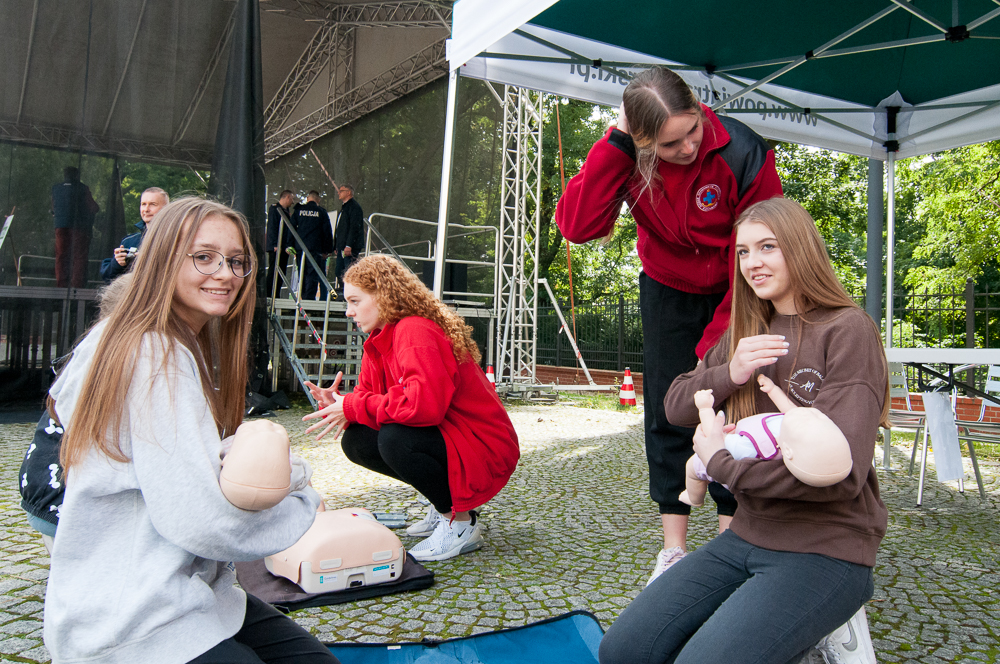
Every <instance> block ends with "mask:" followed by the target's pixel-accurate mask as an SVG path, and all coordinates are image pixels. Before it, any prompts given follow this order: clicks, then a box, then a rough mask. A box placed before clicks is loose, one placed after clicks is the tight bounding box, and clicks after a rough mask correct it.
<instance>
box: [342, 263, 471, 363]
mask: <svg viewBox="0 0 1000 664" xmlns="http://www.w3.org/2000/svg"><path fill="white" fill-rule="evenodd" d="M344 281H345V282H347V283H349V284H352V285H354V286H356V287H358V288H360V289H361V290H363V291H365V292H366V293H370V294H371V296H372V297H373V298H374V300H375V306H376V307H377V308H378V317H379V320H380V321H381V322H382V323H385V324H387V325H388V324H390V323H396V322H399V321H400V320H402V319H403V318H406V317H407V316H420V317H421V318H426V319H428V320H431V321H433V322H435V323H437V324H438V326H440V327H441V329H442V330H444V333H445V336H447V337H448V340H449V341H451V349H452V352H453V353H454V354H455V359H456V360H457V361H458V362H459V364H461V363H462V362H466V361H470V360H471V361H472V362H475V363H477V364H478V363H479V360H480V359H481V358H482V355H481V354H480V352H479V346H477V345H476V342H475V341H473V339H472V326H471V325H466V324H465V320H463V319H462V317H461V316H459V315H458V314H456V313H455V312H454V311H452V310H451V309H449V308H448V307H447V306H445V304H444V303H443V302H441V300H439V299H437V298H436V297H434V293H432V292H431V291H430V289H428V288H427V286H425V285H424V284H423V282H422V281H420V279H418V278H417V275H415V274H413V273H412V272H410V271H409V270H408V269H406V266H405V265H403V264H402V263H400V262H399V261H398V260H396V259H395V258H393V257H392V256H385V255H382V254H375V255H372V256H365V257H364V258H362V259H361V260H359V261H358V262H357V263H355V264H354V265H352V266H351V267H350V268H349V269H348V270H347V272H346V273H344Z"/></svg>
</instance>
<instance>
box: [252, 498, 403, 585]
mask: <svg viewBox="0 0 1000 664" xmlns="http://www.w3.org/2000/svg"><path fill="white" fill-rule="evenodd" d="M405 560H406V550H405V549H404V548H403V545H402V544H401V543H400V541H399V538H398V537H396V535H395V534H393V532H392V531H391V530H389V529H388V528H386V527H385V526H383V525H382V524H381V523H379V522H378V521H376V520H375V517H374V516H372V514H371V512H369V511H368V510H366V509H362V508H351V509H340V510H328V511H324V512H317V514H316V521H314V522H313V525H312V527H311V528H309V530H307V531H306V533H305V535H303V536H302V539H300V540H299V541H298V542H296V543H295V544H293V545H292V546H291V547H290V548H288V549H285V550H284V551H281V552H279V553H276V554H274V555H273V556H267V557H266V558H264V565H265V566H266V567H267V571H269V572H270V573H271V574H274V575H275V576H283V577H285V578H286V579H288V580H290V581H292V582H293V583H297V584H298V585H299V587H301V588H302V590H304V591H306V592H307V593H325V592H331V591H334V590H344V589H345V588H357V587H361V586H372V585H375V584H378V583H386V582H388V581H396V580H398V579H399V577H400V576H401V575H402V573H403V562H404V561H405Z"/></svg>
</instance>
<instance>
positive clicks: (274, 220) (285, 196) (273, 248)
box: [265, 189, 295, 297]
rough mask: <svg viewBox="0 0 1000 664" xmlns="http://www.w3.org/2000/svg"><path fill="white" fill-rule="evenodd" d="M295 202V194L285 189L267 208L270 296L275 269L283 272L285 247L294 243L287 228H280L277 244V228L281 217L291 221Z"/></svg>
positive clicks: (286, 264) (286, 259)
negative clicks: (276, 200)
mask: <svg viewBox="0 0 1000 664" xmlns="http://www.w3.org/2000/svg"><path fill="white" fill-rule="evenodd" d="M294 204H295V194H294V193H293V192H292V191H291V190H289V189H285V190H284V191H282V192H281V195H280V196H278V202H277V203H273V204H272V205H271V207H270V208H268V210H267V242H266V246H265V250H266V251H267V252H268V254H267V255H268V256H270V259H271V260H270V264H269V266H268V269H267V294H268V295H267V296H268V297H271V287H272V286H273V284H274V275H275V274H276V272H275V270H276V269H278V270H281V272H282V273H284V272H285V268H286V267H287V266H288V254H287V253H286V252H285V247H288V246H294V245H295V243H294V242H293V241H292V239H291V233H289V232H288V229H287V228H284V229H282V230H281V246H280V247H279V246H278V229H280V228H281V219H282V217H284V218H285V219H286V220H288V221H289V222H291V220H292V205H294ZM278 289H279V290H280V289H281V284H280V283H279V284H278Z"/></svg>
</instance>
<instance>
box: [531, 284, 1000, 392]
mask: <svg viewBox="0 0 1000 664" xmlns="http://www.w3.org/2000/svg"><path fill="white" fill-rule="evenodd" d="M852 297H853V298H854V300H855V301H856V302H857V303H858V305H859V306H861V307H864V306H865V294H864V293H852ZM560 307H561V308H562V310H563V315H564V316H565V317H566V321H567V322H568V323H569V324H570V326H572V325H573V323H572V318H571V314H570V307H569V303H568V302H560ZM893 318H894V320H893V345H894V346H899V347H904V348H918V347H927V348H1000V293H995V292H993V293H991V292H989V290H980V291H976V289H975V284H974V283H973V281H972V280H971V279H969V280H968V281H967V282H966V284H965V288H964V290H962V291H959V292H946V291H931V290H927V289H915V290H911V291H906V292H897V293H896V295H895V297H894V301H893ZM883 325H884V321H883ZM576 330H577V343H578V345H579V347H580V352H581V354H582V355H583V359H584V361H585V362H586V363H587V366H588V367H590V368H592V369H610V370H613V371H623V370H624V369H625V367H630V368H631V369H632V370H633V371H642V323H641V318H640V314H639V301H638V300H637V299H635V300H632V299H625V298H624V297H621V296H618V297H612V298H606V299H603V300H599V301H596V302H587V303H582V304H580V303H578V304H577V306H576ZM537 352H538V363H539V364H548V365H555V366H565V367H571V366H576V364H577V363H576V358H575V357H574V355H573V349H572V348H571V347H570V345H569V342H568V341H567V340H566V337H565V335H563V334H561V333H559V321H558V319H557V318H556V315H555V309H554V308H553V307H551V306H541V305H539V307H538V340H537ZM985 371H986V369H985V367H984V368H982V369H981V370H979V373H982V374H983V376H981V377H979V380H978V381H977V382H980V383H981V382H982V380H983V379H984V378H985Z"/></svg>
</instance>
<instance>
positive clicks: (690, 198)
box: [556, 67, 781, 583]
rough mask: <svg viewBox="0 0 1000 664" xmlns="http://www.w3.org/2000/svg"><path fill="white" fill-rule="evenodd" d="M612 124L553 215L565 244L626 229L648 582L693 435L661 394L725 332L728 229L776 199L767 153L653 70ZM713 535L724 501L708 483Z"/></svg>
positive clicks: (673, 79) (669, 530)
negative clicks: (656, 516) (655, 527)
mask: <svg viewBox="0 0 1000 664" xmlns="http://www.w3.org/2000/svg"><path fill="white" fill-rule="evenodd" d="M623 100H624V102H623V104H622V109H621V112H620V114H619V116H618V123H617V126H615V127H612V128H611V129H609V130H608V132H607V133H606V134H605V135H604V137H603V138H601V139H600V140H599V141H597V143H595V144H594V147H593V148H591V150H590V154H588V155H587V160H586V162H585V163H584V164H583V167H582V168H581V170H580V172H579V173H578V174H577V175H576V176H575V177H573V179H572V180H570V181H569V184H568V185H567V187H566V193H565V194H563V196H562V198H561V199H560V200H559V203H558V206H557V208H556V223H557V224H558V226H559V229H560V230H561V231H562V233H563V235H564V236H565V237H566V239H567V241H569V242H577V243H581V242H588V241H590V240H594V239H597V238H601V237H606V236H608V234H609V233H611V232H612V231H613V230H614V227H615V222H616V221H617V220H618V217H619V215H620V214H621V210H622V203H627V204H628V205H629V207H630V208H631V211H632V216H633V217H634V218H635V221H636V223H637V224H638V233H639V239H638V243H637V250H638V252H639V259H640V260H641V262H642V272H641V273H640V274H639V309H640V311H641V314H642V335H643V372H642V379H643V400H644V402H645V411H644V412H645V430H646V431H645V433H646V460H647V462H648V463H649V495H650V498H652V499H653V501H654V502H655V503H657V505H658V507H659V513H660V521H661V525H662V526H663V549H662V550H661V551H660V552H659V553H658V554H657V556H656V564H655V567H654V569H653V573H652V574H651V575H650V577H649V583H652V582H653V580H654V579H655V578H656V577H657V576H658V575H660V574H662V573H663V572H664V570H666V569H667V568H668V567H670V565H672V564H674V563H676V562H677V561H678V560H680V559H681V558H682V557H683V556H684V555H685V552H686V551H687V528H688V515H689V514H690V513H691V508H690V506H688V505H685V504H684V503H682V502H680V500H678V496H680V493H681V492H682V491H683V490H684V468H685V464H686V463H687V460H688V458H690V456H691V453H692V451H691V450H692V447H691V435H692V434H693V430H692V429H690V428H688V427H686V426H680V425H679V424H678V423H676V422H672V421H670V418H669V417H667V415H666V413H665V412H664V410H663V397H664V396H665V395H666V393H667V390H668V389H669V388H670V384H671V383H672V382H673V380H674V378H676V377H677V376H679V375H680V374H682V373H684V372H685V371H689V370H691V369H692V368H693V367H694V366H695V364H696V363H697V362H698V358H700V357H704V355H705V353H706V352H707V351H708V349H709V348H711V347H712V346H713V345H714V344H715V342H716V341H718V340H719V337H720V336H721V335H722V333H723V332H725V330H726V326H727V324H728V322H729V303H730V298H731V292H730V287H731V285H732V281H733V280H732V276H733V274H732V270H733V264H734V249H733V222H734V221H735V220H736V218H737V217H738V216H739V215H740V213H741V212H742V211H743V210H745V209H746V208H748V207H749V206H750V205H752V204H753V203H755V202H757V201H761V200H766V199H769V198H772V197H774V196H780V195H781V181H780V180H779V179H778V173H777V171H776V170H775V166H774V151H773V150H771V149H770V148H769V147H768V145H767V143H766V142H765V141H764V139H762V138H761V137H760V136H758V135H757V134H755V133H754V132H753V131H752V130H751V129H750V128H748V127H747V126H746V125H744V124H742V123H740V122H739V121H737V120H733V119H731V118H728V117H724V116H717V115H716V114H715V113H713V112H712V109H710V108H709V107H708V106H705V105H703V104H699V103H698V100H697V99H696V98H695V96H694V93H693V92H692V91H691V88H690V87H688V84H687V83H686V82H685V81H684V79H682V78H681V77H680V76H678V75H677V74H676V73H674V72H672V71H670V70H669V69H667V68H665V67H654V68H652V69H647V70H645V71H642V72H639V73H638V74H636V76H635V77H634V78H633V79H632V80H631V81H630V82H629V84H628V86H627V87H626V88H625V90H624V93H623ZM709 491H710V492H711V494H712V498H714V499H715V502H716V505H717V510H718V514H719V531H720V532H721V531H723V530H725V529H726V527H727V526H728V524H729V521H730V520H731V519H732V515H733V514H734V513H735V511H736V502H735V500H734V499H733V496H732V494H731V493H729V492H728V491H727V490H726V489H725V488H724V487H723V486H722V485H720V484H717V483H714V482H713V483H712V484H711V485H709Z"/></svg>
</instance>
